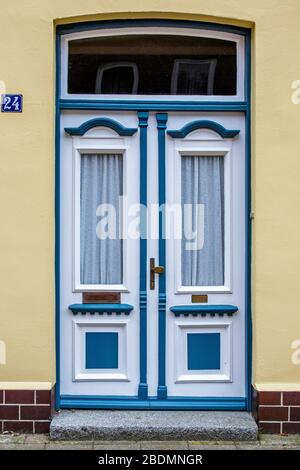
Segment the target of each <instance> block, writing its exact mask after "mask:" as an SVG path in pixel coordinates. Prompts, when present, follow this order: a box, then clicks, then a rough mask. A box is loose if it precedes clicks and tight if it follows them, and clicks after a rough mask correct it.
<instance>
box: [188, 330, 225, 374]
mask: <svg viewBox="0 0 300 470" xmlns="http://www.w3.org/2000/svg"><path fill="white" fill-rule="evenodd" d="M187 358H188V359H187V362H188V370H211V369H220V333H188V334H187Z"/></svg>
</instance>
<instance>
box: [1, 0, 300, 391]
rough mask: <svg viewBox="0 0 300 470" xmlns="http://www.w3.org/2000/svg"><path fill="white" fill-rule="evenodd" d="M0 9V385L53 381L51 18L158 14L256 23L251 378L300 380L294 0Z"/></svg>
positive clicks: (32, 3)
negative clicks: (14, 96) (1, 85)
mask: <svg viewBox="0 0 300 470" xmlns="http://www.w3.org/2000/svg"><path fill="white" fill-rule="evenodd" d="M112 12H113V13H112ZM128 12H130V13H128ZM153 12H155V13H153ZM1 17H2V21H1V28H0V64H1V67H0V70H1V72H0V80H3V81H4V82H5V83H6V87H7V92H11V93H14V92H15V93H16V92H18V93H23V95H24V112H23V114H21V115H10V114H0V159H1V160H0V161H1V166H0V211H1V230H0V250H1V257H0V260H1V261H0V285H1V296H0V299H1V307H0V308H1V313H0V340H2V341H4V342H5V344H6V353H7V354H6V356H7V362H6V365H0V388H2V387H5V388H35V387H36V388H49V387H50V385H51V383H54V382H55V353H54V73H55V65H54V39H55V30H54V24H55V23H56V24H57V23H64V22H73V21H79V20H87V19H103V18H135V17H145V18H146V17H147V18H149V17H156V18H162V17H164V18H182V19H194V20H195V19H199V20H206V21H212V22H224V23H229V24H236V25H241V26H251V27H252V28H253V31H254V34H253V77H252V96H253V155H252V161H253V202H254V205H253V207H254V210H255V222H254V226H253V321H254V325H253V327H254V328H253V332H254V351H253V365H254V372H253V374H254V375H253V382H254V384H256V386H257V387H258V388H260V389H265V390H267V389H269V390H271V389H279V390H300V379H299V377H300V374H299V372H300V365H294V364H293V363H292V361H291V354H292V349H291V343H292V341H294V340H295V339H298V338H299V339H300V313H299V301H298V298H299V287H300V270H299V266H300V223H299V212H300V190H299V189H300V105H298V106H297V105H295V104H292V101H291V93H292V90H291V83H292V81H293V80H296V79H299V80H300V60H299V57H300V32H299V21H300V2H299V0H264V1H263V2H262V1H261V0H251V2H250V1H249V0H238V1H237V0H226V1H225V0H210V1H207V0H185V1H184V2H183V1H182V0H151V2H150V1H149V0H139V1H137V0H126V1H125V0H118V1H116V0H111V1H110V2H104V1H103V0H85V1H84V2H83V1H82V0H51V1H48V0H10V1H9V2H6V1H4V0H2V1H1Z"/></svg>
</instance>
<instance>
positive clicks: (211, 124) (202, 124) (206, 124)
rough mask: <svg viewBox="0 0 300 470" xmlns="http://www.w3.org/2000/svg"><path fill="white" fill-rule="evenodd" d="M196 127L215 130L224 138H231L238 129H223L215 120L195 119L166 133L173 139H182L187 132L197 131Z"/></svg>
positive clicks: (236, 133)
mask: <svg viewBox="0 0 300 470" xmlns="http://www.w3.org/2000/svg"><path fill="white" fill-rule="evenodd" d="M198 129H210V130H211V131H214V132H216V133H217V134H219V135H220V136H221V137H223V138H224V139H226V138H232V137H235V136H236V135H238V134H239V132H240V131H239V130H229V129H225V127H223V126H221V124H219V123H218V122H216V121H208V120H204V119H203V120H197V121H191V122H189V123H188V124H185V125H184V126H183V127H182V128H181V129H178V130H172V131H171V130H170V131H167V134H168V135H169V136H170V137H173V139H184V137H186V136H187V135H188V134H190V133H191V132H193V131H197V130H198Z"/></svg>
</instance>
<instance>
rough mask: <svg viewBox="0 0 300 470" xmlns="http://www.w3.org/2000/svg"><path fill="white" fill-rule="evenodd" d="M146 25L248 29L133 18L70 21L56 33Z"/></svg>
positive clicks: (235, 31)
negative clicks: (70, 22)
mask: <svg viewBox="0 0 300 470" xmlns="http://www.w3.org/2000/svg"><path fill="white" fill-rule="evenodd" d="M131 26H132V27H144V26H145V27H146V26H161V27H163V26H165V27H170V28H174V27H177V28H199V29H207V30H209V31H224V32H227V33H232V34H239V35H241V36H247V34H248V33H249V29H247V28H243V27H240V26H232V25H230V24H216V23H208V22H205V21H193V20H169V19H134V20H130V19H129V20H127V19H124V20H123V19H122V20H104V21H103V20H100V21H86V22H80V23H72V24H67V25H58V26H57V27H56V31H57V34H59V35H63V34H69V33H75V32H79V31H89V30H94V29H103V28H128V27H131Z"/></svg>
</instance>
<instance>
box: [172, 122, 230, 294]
mask: <svg viewBox="0 0 300 470" xmlns="http://www.w3.org/2000/svg"><path fill="white" fill-rule="evenodd" d="M204 132H205V131H204ZM201 133H202V134H203V135H204V136H205V135H207V134H205V133H203V131H200V136H201ZM197 136H198V137H197ZM173 155H174V159H173V161H174V163H173V172H174V173H173V181H174V182H175V181H178V182H180V184H173V185H172V186H173V187H172V188H171V189H172V192H173V201H174V202H175V204H176V205H178V206H181V158H184V155H200V156H201V155H203V156H210V155H211V156H214V155H215V156H219V155H220V156H222V157H223V158H224V285H222V286H183V285H182V283H181V240H178V239H174V240H170V242H171V243H173V254H174V260H176V261H175V269H174V287H175V293H176V294H197V293H215V294H217V293H232V291H233V286H232V267H233V259H232V258H233V249H232V233H233V227H232V193H233V191H232V140H231V139H222V138H221V137H219V138H218V137H215V138H212V139H206V138H205V137H203V138H201V137H199V131H197V132H196V133H195V132H194V133H192V134H190V136H189V137H187V138H185V139H180V140H179V139H178V140H177V139H176V141H175V142H174V151H173ZM181 222H182V221H181V220H180V224H181ZM179 229H180V233H182V226H180V227H179V228H178V231H179ZM178 253H180V256H178Z"/></svg>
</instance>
